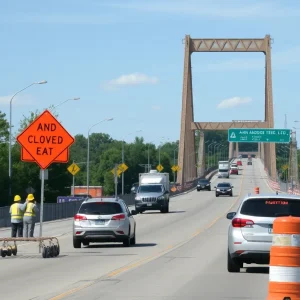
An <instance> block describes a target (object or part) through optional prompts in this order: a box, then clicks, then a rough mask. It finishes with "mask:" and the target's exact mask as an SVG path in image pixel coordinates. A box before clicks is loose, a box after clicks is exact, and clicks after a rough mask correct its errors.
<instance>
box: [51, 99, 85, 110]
mask: <svg viewBox="0 0 300 300" xmlns="http://www.w3.org/2000/svg"><path fill="white" fill-rule="evenodd" d="M70 100H73V101H76V100H80V97H75V98H70V99H67V100H65V101H63V102H61V103H59V104H57V105H55V106H53V107H52V109H55V108H56V107H58V106H60V105H62V104H64V103H66V102H67V101H70Z"/></svg>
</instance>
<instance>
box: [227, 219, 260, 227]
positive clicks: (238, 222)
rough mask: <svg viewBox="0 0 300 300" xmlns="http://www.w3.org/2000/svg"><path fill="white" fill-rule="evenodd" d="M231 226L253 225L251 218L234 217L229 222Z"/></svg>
mask: <svg viewBox="0 0 300 300" xmlns="http://www.w3.org/2000/svg"><path fill="white" fill-rule="evenodd" d="M231 224H232V227H245V226H247V225H254V222H253V221H252V220H247V219H240V218H235V219H233V220H232V222H231Z"/></svg>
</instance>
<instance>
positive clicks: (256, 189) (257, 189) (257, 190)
mask: <svg viewBox="0 0 300 300" xmlns="http://www.w3.org/2000/svg"><path fill="white" fill-rule="evenodd" d="M254 192H255V194H259V187H258V186H257V187H256V188H255V189H254Z"/></svg>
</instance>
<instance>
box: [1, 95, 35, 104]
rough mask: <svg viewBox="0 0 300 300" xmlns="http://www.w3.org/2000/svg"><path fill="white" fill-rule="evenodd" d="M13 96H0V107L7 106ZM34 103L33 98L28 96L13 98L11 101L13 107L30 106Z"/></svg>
mask: <svg viewBox="0 0 300 300" xmlns="http://www.w3.org/2000/svg"><path fill="white" fill-rule="evenodd" d="M12 96H13V95H9V96H0V105H7V106H8V105H9V102H10V99H11V98H12ZM33 103H34V99H33V97H31V96H30V95H22V96H19V95H17V96H15V98H14V99H13V105H14V106H16V105H17V106H23V105H31V104H33Z"/></svg>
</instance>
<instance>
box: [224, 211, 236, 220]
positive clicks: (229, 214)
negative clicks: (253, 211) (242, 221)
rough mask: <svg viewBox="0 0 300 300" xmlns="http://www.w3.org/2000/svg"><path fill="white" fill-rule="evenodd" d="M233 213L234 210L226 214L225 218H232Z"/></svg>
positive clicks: (234, 213)
mask: <svg viewBox="0 0 300 300" xmlns="http://www.w3.org/2000/svg"><path fill="white" fill-rule="evenodd" d="M235 215H236V212H234V211H232V212H229V213H228V214H227V216H226V218H227V219H228V220H232V219H233V217H234V216H235Z"/></svg>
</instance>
